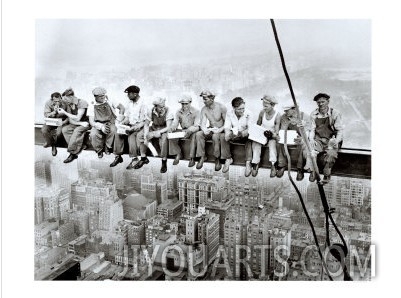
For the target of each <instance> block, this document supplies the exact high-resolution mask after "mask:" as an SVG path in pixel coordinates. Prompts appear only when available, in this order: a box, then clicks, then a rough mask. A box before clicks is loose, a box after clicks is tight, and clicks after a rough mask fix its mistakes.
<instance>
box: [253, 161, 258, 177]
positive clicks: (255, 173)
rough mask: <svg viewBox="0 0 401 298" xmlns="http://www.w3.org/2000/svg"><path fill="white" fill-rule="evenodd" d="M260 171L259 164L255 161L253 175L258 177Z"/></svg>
mask: <svg viewBox="0 0 401 298" xmlns="http://www.w3.org/2000/svg"><path fill="white" fill-rule="evenodd" d="M258 171H259V164H258V163H254V164H253V165H252V177H256V176H257V175H258Z"/></svg>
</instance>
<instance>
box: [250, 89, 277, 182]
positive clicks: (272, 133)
mask: <svg viewBox="0 0 401 298" xmlns="http://www.w3.org/2000/svg"><path fill="white" fill-rule="evenodd" d="M261 100H262V101H263V110H262V111H260V113H259V117H258V120H257V123H256V124H257V125H259V126H262V127H263V128H264V129H265V135H266V137H267V146H268V148H269V161H270V164H271V167H270V177H275V176H276V166H275V163H276V162H277V141H276V140H277V138H278V132H279V129H280V117H281V115H280V113H279V112H278V111H276V110H275V109H274V106H275V105H276V104H277V100H276V99H275V98H274V97H273V96H270V95H265V96H263V97H262V98H261ZM261 154H262V144H260V143H258V142H252V176H253V177H256V175H257V174H258V170H259V163H260V157H261Z"/></svg>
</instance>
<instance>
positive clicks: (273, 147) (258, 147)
mask: <svg viewBox="0 0 401 298" xmlns="http://www.w3.org/2000/svg"><path fill="white" fill-rule="evenodd" d="M267 146H268V148H269V161H270V162H271V163H272V164H273V163H275V162H276V161H277V142H276V140H274V139H272V140H269V142H268V143H267ZM261 154H262V144H260V143H258V142H252V163H256V164H258V163H260V156H261Z"/></svg>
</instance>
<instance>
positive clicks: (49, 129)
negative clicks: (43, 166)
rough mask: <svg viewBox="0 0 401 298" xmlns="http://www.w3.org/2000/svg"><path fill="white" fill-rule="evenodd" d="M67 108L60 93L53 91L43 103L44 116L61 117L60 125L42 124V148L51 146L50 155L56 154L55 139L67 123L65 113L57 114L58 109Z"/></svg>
mask: <svg viewBox="0 0 401 298" xmlns="http://www.w3.org/2000/svg"><path fill="white" fill-rule="evenodd" d="M59 108H63V109H64V110H66V109H67V105H66V103H65V102H64V101H63V100H62V98H61V94H60V93H58V92H54V93H52V94H51V95H50V99H49V100H48V101H46V103H45V109H44V116H45V117H46V118H61V119H63V121H62V124H61V125H60V126H51V125H46V124H43V126H42V134H43V137H44V139H45V144H44V145H43V147H44V148H47V147H50V146H51V147H52V155H53V156H56V155H57V147H56V145H57V140H58V139H59V138H60V137H61V135H62V128H63V126H64V125H66V124H68V117H67V116H66V115H65V114H59V113H58V109H59Z"/></svg>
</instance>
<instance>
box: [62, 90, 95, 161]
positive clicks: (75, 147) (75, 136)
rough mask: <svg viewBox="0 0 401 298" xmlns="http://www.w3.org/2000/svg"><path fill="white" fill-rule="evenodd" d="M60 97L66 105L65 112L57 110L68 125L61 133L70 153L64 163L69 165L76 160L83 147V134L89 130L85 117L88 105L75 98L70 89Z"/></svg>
mask: <svg viewBox="0 0 401 298" xmlns="http://www.w3.org/2000/svg"><path fill="white" fill-rule="evenodd" d="M62 96H63V99H64V101H65V102H66V103H67V111H66V110H64V109H63V108H59V109H58V113H59V114H63V115H66V116H67V117H68V122H69V124H68V125H65V126H63V128H62V133H63V136H64V138H65V140H66V141H67V144H68V147H67V152H69V153H70V155H69V156H68V157H67V159H65V160H64V163H69V162H72V161H73V160H74V159H77V158H78V154H79V153H80V152H81V151H82V149H84V146H85V145H84V139H85V134H86V132H87V131H88V130H89V129H90V125H89V122H88V117H87V115H86V112H87V109H88V103H87V102H86V101H85V100H83V99H80V98H77V97H76V96H75V95H74V90H72V88H68V89H67V90H65V91H64V92H63V94H62Z"/></svg>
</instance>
